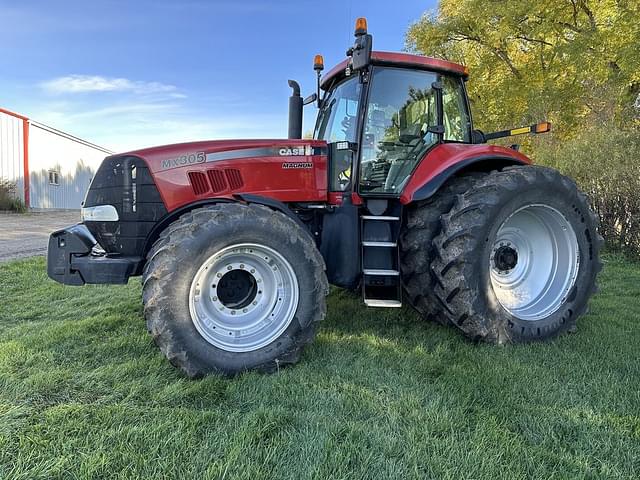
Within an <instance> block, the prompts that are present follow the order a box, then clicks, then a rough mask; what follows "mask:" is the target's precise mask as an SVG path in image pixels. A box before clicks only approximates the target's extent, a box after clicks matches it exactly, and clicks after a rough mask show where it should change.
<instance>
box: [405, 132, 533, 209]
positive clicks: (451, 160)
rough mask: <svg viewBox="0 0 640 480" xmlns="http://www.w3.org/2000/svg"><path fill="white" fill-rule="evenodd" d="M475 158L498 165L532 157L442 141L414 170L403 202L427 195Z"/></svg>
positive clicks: (491, 148) (406, 186)
mask: <svg viewBox="0 0 640 480" xmlns="http://www.w3.org/2000/svg"><path fill="white" fill-rule="evenodd" d="M474 162H483V163H485V162H486V165H490V164H491V163H492V162H493V163H494V164H495V166H496V168H497V167H499V166H503V165H505V164H514V165H517V164H530V163H531V160H530V159H529V158H528V157H527V156H525V155H523V154H522V153H520V152H517V151H515V150H513V149H511V148H506V147H501V146H498V145H487V144H478V145H471V144H466V143H442V144H440V145H437V146H436V147H434V148H433V149H431V150H430V151H429V152H428V153H427V154H426V155H425V157H424V158H423V159H422V161H421V162H420V163H419V164H418V166H417V167H416V169H415V170H414V172H413V174H412V175H411V178H410V179H409V181H408V182H407V184H406V185H405V187H404V189H403V190H402V194H401V195H400V202H401V203H402V204H405V205H406V204H407V203H411V202H412V201H415V200H419V199H423V198H428V196H429V193H430V192H432V191H435V190H437V188H439V186H440V185H441V184H442V183H444V181H446V179H447V178H448V177H449V176H451V175H453V174H454V173H455V172H456V171H457V170H458V169H462V168H467V167H469V166H470V165H472V164H473V163H474Z"/></svg>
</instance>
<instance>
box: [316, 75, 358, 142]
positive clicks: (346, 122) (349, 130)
mask: <svg viewBox="0 0 640 480" xmlns="http://www.w3.org/2000/svg"><path fill="white" fill-rule="evenodd" d="M361 91H362V85H361V84H360V82H359V81H358V76H357V75H355V76H353V77H350V78H348V79H347V80H345V81H344V82H342V83H341V84H339V85H338V86H337V87H335V88H334V89H333V90H332V91H331V92H329V93H328V94H327V96H326V97H325V99H324V101H323V103H322V109H321V110H320V112H319V113H318V121H317V122H316V130H315V132H314V135H313V138H315V139H316V140H324V141H326V142H327V143H334V142H345V141H346V142H354V143H355V142H356V135H357V128H358V119H357V115H358V104H359V103H360V92H361Z"/></svg>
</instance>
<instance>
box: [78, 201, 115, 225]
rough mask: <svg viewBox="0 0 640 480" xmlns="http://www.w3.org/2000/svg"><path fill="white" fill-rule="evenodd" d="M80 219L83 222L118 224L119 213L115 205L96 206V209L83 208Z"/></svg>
mask: <svg viewBox="0 0 640 480" xmlns="http://www.w3.org/2000/svg"><path fill="white" fill-rule="evenodd" d="M80 218H81V219H82V221H83V222H117V221H118V220H119V219H120V218H119V217H118V211H117V210H116V207H114V206H113V205H96V206H95V207H87V208H82V209H81V210H80Z"/></svg>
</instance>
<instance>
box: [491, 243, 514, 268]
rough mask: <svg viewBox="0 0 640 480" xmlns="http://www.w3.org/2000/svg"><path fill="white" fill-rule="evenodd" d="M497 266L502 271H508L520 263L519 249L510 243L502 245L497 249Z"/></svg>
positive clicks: (495, 257)
mask: <svg viewBox="0 0 640 480" xmlns="http://www.w3.org/2000/svg"><path fill="white" fill-rule="evenodd" d="M494 262H495V266H496V268H497V269H498V271H500V272H508V271H509V270H513V268H514V267H515V266H516V265H517V264H518V251H517V250H516V249H515V248H513V247H511V246H510V245H501V246H500V247H498V249H497V250H496V251H495V256H494Z"/></svg>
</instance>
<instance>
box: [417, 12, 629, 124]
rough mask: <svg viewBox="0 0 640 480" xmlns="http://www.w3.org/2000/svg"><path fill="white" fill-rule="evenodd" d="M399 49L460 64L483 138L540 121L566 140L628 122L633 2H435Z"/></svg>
mask: <svg viewBox="0 0 640 480" xmlns="http://www.w3.org/2000/svg"><path fill="white" fill-rule="evenodd" d="M406 42H407V49H408V50H410V51H414V52H417V53H421V54H424V55H431V56H436V57H441V58H445V59H449V60H453V61H457V62H461V63H464V64H465V65H468V66H469V68H470V71H471V81H470V82H469V85H468V88H469V94H470V99H471V102H472V104H473V111H474V114H475V120H476V124H477V125H478V126H479V127H480V128H482V129H483V130H485V131H489V130H493V129H502V128H507V127H511V126H514V125H515V124H529V123H534V122H536V121H539V120H542V119H548V120H551V121H552V122H553V123H555V124H556V127H557V128H556V129H555V130H556V131H557V132H558V131H559V132H561V135H563V136H567V135H571V134H572V133H573V132H575V131H577V128H576V127H578V126H581V125H584V124H585V123H590V124H594V123H596V124H597V123H598V122H609V121H615V122H616V123H617V125H618V126H621V125H624V126H628V125H629V124H630V123H633V121H634V119H635V121H636V122H637V119H638V115H637V114H638V107H639V106H638V103H640V102H638V101H637V99H638V96H639V94H640V2H639V1H638V0H602V1H588V0H538V1H535V2H532V1H530V0H526V1H525V0H509V1H506V0H504V1H496V0H493V1H488V0H441V1H440V3H439V8H438V10H437V11H436V12H430V13H426V14H425V15H423V17H422V18H421V19H420V20H419V21H418V22H416V23H415V24H414V25H412V26H411V27H410V29H409V31H408V33H407V38H406ZM634 104H635V106H634Z"/></svg>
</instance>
